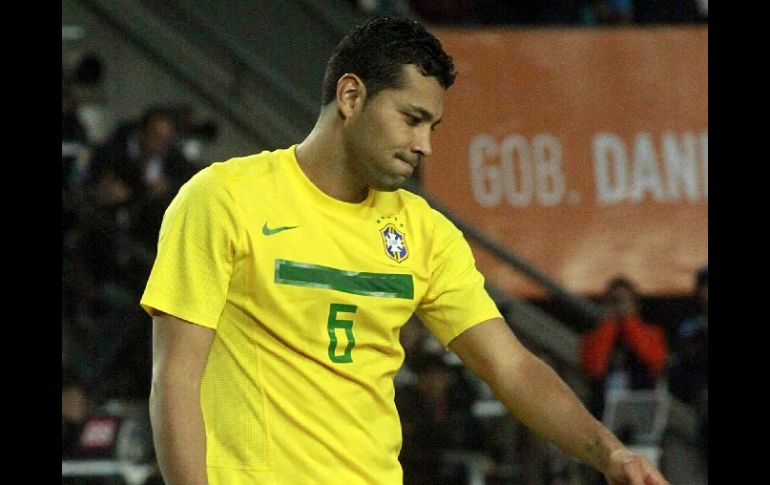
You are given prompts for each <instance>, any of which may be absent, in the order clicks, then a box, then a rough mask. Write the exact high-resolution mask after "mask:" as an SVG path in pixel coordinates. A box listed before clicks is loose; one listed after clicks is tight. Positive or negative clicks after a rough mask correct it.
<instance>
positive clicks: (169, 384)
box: [150, 314, 215, 485]
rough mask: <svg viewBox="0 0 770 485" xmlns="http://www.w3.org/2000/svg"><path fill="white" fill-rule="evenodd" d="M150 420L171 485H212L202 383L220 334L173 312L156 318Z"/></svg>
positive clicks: (168, 482)
mask: <svg viewBox="0 0 770 485" xmlns="http://www.w3.org/2000/svg"><path fill="white" fill-rule="evenodd" d="M152 323H153V329H152V390H151V392H150V421H151V422H152V433H153V441H154V443H155V451H156V454H157V458H158V464H159V466H160V470H161V472H162V474H163V478H164V480H165V482H166V484H167V485H179V484H184V485H206V484H208V480H207V478H206V432H205V427H204V424H203V413H202V411H201V406H200V383H201V377H202V376H203V370H204V369H205V367H206V362H207V360H208V356H209V350H210V349H211V344H212V342H213V341H214V335H215V334H214V330H212V329H210V328H206V327H203V326H200V325H196V324H193V323H190V322H187V321H185V320H181V319H179V318H176V317H174V316H172V315H168V314H156V315H155V316H153V319H152Z"/></svg>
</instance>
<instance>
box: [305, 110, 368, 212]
mask: <svg viewBox="0 0 770 485" xmlns="http://www.w3.org/2000/svg"><path fill="white" fill-rule="evenodd" d="M295 154H296V156H297V163H298V164H299V166H300V168H301V169H302V171H303V172H304V173H305V176H307V178H308V179H310V181H311V182H313V185H315V186H316V187H318V188H319V189H320V190H321V191H322V192H324V193H325V194H326V195H328V196H330V197H333V198H335V199H337V200H341V201H344V202H351V203H356V202H361V201H363V200H364V199H366V196H367V195H368V194H369V187H368V186H366V185H365V184H362V183H361V181H360V180H359V178H358V177H356V174H355V172H354V170H353V166H352V163H351V160H350V157H349V155H348V153H347V152H346V151H345V143H344V139H343V134H342V121H341V120H339V118H338V115H337V112H336V109H335V107H334V106H327V107H325V108H323V109H322V110H321V115H320V116H319V117H318V121H317V122H316V125H315V127H313V131H311V132H310V134H309V135H308V136H307V138H305V139H304V140H303V141H302V143H300V144H299V145H297V149H296V152H295Z"/></svg>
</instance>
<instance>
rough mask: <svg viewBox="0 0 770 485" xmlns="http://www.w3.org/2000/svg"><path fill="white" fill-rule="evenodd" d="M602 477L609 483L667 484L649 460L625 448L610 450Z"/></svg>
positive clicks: (634, 484) (623, 484)
mask: <svg viewBox="0 0 770 485" xmlns="http://www.w3.org/2000/svg"><path fill="white" fill-rule="evenodd" d="M604 477H605V478H606V479H607V483H608V484H609V485H669V483H668V481H667V480H666V479H665V478H663V475H661V474H660V472H659V471H658V470H657V469H656V468H655V467H654V466H652V464H650V462H649V461H647V460H646V459H644V458H643V457H642V456H641V455H638V454H636V453H633V452H632V451H630V450H628V449H626V448H621V449H619V450H615V451H613V452H612V454H611V455H610V461H609V464H608V465H607V470H606V471H605V472H604Z"/></svg>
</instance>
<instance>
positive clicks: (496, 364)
mask: <svg viewBox="0 0 770 485" xmlns="http://www.w3.org/2000/svg"><path fill="white" fill-rule="evenodd" d="M449 347H450V348H451V350H452V351H454V352H455V353H457V355H458V356H459V357H460V358H461V359H462V360H463V362H464V363H465V365H467V366H468V367H469V368H470V369H471V370H472V371H473V372H475V373H476V374H477V375H478V376H479V377H481V378H482V379H483V380H484V381H486V382H487V384H489V386H490V387H491V389H492V390H493V391H494V392H495V394H496V395H497V397H498V398H499V399H500V401H501V402H502V403H503V404H505V406H506V407H507V408H508V409H509V410H510V411H511V413H513V415H514V416H516V418H517V419H519V420H520V421H521V422H522V423H524V424H525V425H526V426H527V427H529V428H530V429H532V430H533V431H535V432H536V433H538V434H539V435H540V436H542V437H543V438H545V439H547V440H549V441H551V442H552V443H554V444H555V445H557V446H559V447H560V448H562V449H563V450H565V451H566V452H568V453H570V454H572V455H573V456H575V457H577V458H579V459H581V460H583V461H584V462H586V463H588V464H589V465H591V466H593V467H594V468H596V469H597V470H599V471H600V472H602V473H604V474H605V476H606V477H607V479H608V480H609V483H610V484H624V483H628V484H632V485H637V484H638V485H666V484H667V483H668V482H666V481H665V480H664V479H663V477H662V476H661V475H660V473H659V472H658V471H657V470H655V469H654V467H652V465H650V464H649V463H648V462H646V461H645V460H644V459H643V458H641V457H639V456H638V455H635V454H633V453H631V452H630V451H628V450H627V449H626V448H625V447H624V446H623V444H622V443H620V441H618V439H617V438H616V437H615V436H614V435H613V434H612V433H611V432H610V431H609V430H607V428H605V427H604V426H603V425H602V424H601V423H600V422H598V421H597V420H596V419H594V417H593V416H591V415H590V413H588V411H587V410H586V409H585V408H584V407H583V405H582V403H581V402H580V400H579V399H578V398H577V396H575V394H574V393H573V392H572V391H571V390H570V389H569V387H567V385H566V384H565V383H564V381H562V380H561V378H559V376H558V375H557V374H556V373H555V372H554V371H553V370H552V369H551V368H550V367H549V366H548V365H546V364H545V363H544V362H543V361H542V360H540V359H539V358H537V357H536V356H534V355H533V354H532V353H531V352H529V351H528V350H527V349H526V348H525V347H524V346H523V345H522V344H521V342H519V340H518V339H517V338H516V337H515V336H514V334H513V332H512V331H511V330H510V328H508V325H507V324H506V323H505V321H504V320H503V319H501V318H496V319H492V320H488V321H486V322H484V323H481V324H479V325H476V326H474V327H471V328H470V329H468V330H466V331H465V332H463V333H462V334H460V335H459V336H458V337H457V338H455V339H454V340H453V341H452V342H451V343H450V344H449Z"/></svg>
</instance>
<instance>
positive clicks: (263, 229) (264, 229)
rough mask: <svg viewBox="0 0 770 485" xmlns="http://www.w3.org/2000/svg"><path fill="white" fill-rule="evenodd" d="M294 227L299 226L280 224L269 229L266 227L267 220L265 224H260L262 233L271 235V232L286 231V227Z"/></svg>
mask: <svg viewBox="0 0 770 485" xmlns="http://www.w3.org/2000/svg"><path fill="white" fill-rule="evenodd" d="M295 227H299V226H281V227H276V228H273V229H271V228H269V227H267V222H265V225H264V226H262V234H264V235H265V236H272V235H273V234H278V233H279V232H282V231H286V230H288V229H294V228H295Z"/></svg>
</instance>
